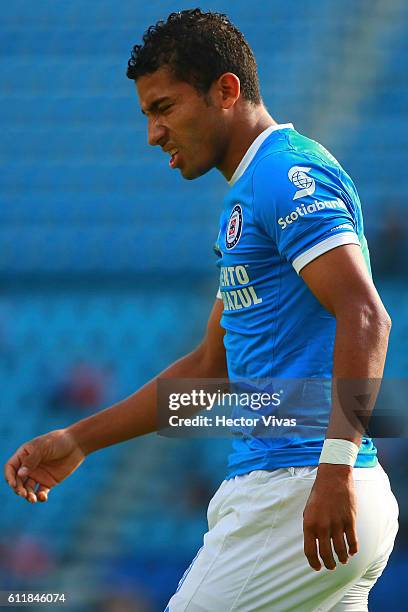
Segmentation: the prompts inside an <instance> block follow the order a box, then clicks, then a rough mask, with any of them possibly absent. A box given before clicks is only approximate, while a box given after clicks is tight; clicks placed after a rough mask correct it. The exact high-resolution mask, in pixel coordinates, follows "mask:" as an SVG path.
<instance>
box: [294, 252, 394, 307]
mask: <svg viewBox="0 0 408 612" xmlns="http://www.w3.org/2000/svg"><path fill="white" fill-rule="evenodd" d="M300 276H301V277H302V278H303V280H304V281H305V283H306V284H307V285H308V287H309V289H310V290H311V291H312V293H313V294H314V295H315V296H316V298H317V299H318V300H319V302H320V303H321V304H322V305H323V306H324V307H325V308H326V309H327V310H329V311H330V312H331V313H332V314H333V315H335V316H340V315H341V314H342V313H353V312H355V313H356V314H357V313H358V312H359V311H361V309H366V310H368V311H369V312H376V313H383V314H384V316H385V309H384V306H383V305H382V302H381V299H380V297H379V295H378V293H377V290H376V288H375V286H374V283H373V281H372V279H371V276H370V274H369V273H368V269H367V264H366V262H365V260H364V257H363V255H362V252H361V248H360V247H359V246H357V245H355V244H347V245H343V246H339V247H337V248H334V249H332V250H330V251H327V252H325V253H324V254H323V255H321V256H319V257H317V258H315V259H313V261H311V262H310V263H308V264H307V265H306V266H305V267H303V268H302V270H301V271H300Z"/></svg>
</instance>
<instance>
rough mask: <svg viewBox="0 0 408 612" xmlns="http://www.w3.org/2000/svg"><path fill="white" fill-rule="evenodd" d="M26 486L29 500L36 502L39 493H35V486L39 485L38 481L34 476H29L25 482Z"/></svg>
mask: <svg viewBox="0 0 408 612" xmlns="http://www.w3.org/2000/svg"><path fill="white" fill-rule="evenodd" d="M24 486H25V489H26V491H27V501H29V502H31V503H32V504H35V503H36V501H37V495H36V494H35V488H36V486H37V483H36V482H35V480H34V479H33V478H27V480H26V481H25V483H24Z"/></svg>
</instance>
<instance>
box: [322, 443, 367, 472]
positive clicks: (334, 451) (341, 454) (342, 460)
mask: <svg viewBox="0 0 408 612" xmlns="http://www.w3.org/2000/svg"><path fill="white" fill-rule="evenodd" d="M358 450H359V447H358V446H357V444H354V442H350V441H349V440H338V439H335V438H329V439H328V440H325V441H324V443H323V448H322V452H321V454H320V459H319V463H335V464H338V465H351V466H352V467H353V466H354V464H355V462H356V459H357V455H358Z"/></svg>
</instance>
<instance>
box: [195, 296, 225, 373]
mask: <svg viewBox="0 0 408 612" xmlns="http://www.w3.org/2000/svg"><path fill="white" fill-rule="evenodd" d="M223 309H224V305H223V302H222V300H220V299H216V300H215V303H214V305H213V308H212V310H211V313H210V317H209V319H208V323H207V330H206V334H205V337H204V340H203V342H202V344H201V345H200V351H201V353H202V359H203V361H204V364H205V369H206V371H208V373H209V375H210V376H213V377H219V378H225V377H227V365H226V356H225V347H224V334H225V330H224V329H223V328H222V327H221V316H222V312H223Z"/></svg>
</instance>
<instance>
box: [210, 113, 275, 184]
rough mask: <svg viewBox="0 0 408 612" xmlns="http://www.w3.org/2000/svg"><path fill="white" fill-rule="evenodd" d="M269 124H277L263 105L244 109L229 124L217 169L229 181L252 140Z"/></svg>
mask: <svg viewBox="0 0 408 612" xmlns="http://www.w3.org/2000/svg"><path fill="white" fill-rule="evenodd" d="M271 125H277V122H276V121H275V120H274V119H272V117H271V116H270V114H269V113H268V111H267V110H266V108H265V107H264V106H263V105H259V106H257V107H255V108H252V109H250V110H248V109H245V111H244V112H242V114H240V116H239V117H237V118H236V120H235V121H234V123H233V125H232V126H231V136H230V138H229V139H228V143H227V146H226V149H225V151H224V155H223V156H222V159H221V160H220V163H219V164H217V166H216V167H217V169H218V170H219V171H220V172H221V174H222V175H223V176H224V177H225V178H226V179H227V181H229V180H230V179H231V177H232V175H233V174H234V172H235V170H236V168H237V167H238V165H239V163H240V161H241V159H242V158H243V157H244V155H245V153H246V152H247V150H248V149H249V147H250V146H251V144H252V143H253V142H254V140H255V139H256V138H257V137H258V136H259V134H261V133H262V132H263V131H264V130H266V129H267V128H268V127H270V126H271Z"/></svg>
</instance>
